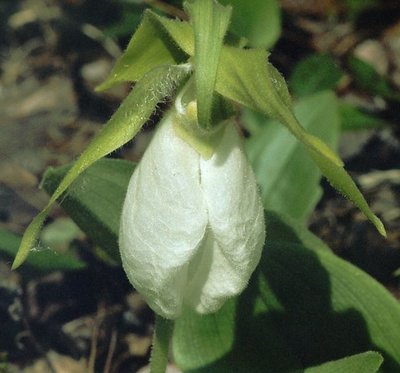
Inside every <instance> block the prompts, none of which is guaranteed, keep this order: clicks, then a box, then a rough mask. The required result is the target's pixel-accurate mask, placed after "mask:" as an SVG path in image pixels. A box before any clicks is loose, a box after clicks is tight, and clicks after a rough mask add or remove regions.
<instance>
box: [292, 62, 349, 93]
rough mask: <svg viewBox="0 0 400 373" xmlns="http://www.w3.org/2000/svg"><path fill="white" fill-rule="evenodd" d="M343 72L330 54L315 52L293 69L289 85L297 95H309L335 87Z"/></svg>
mask: <svg viewBox="0 0 400 373" xmlns="http://www.w3.org/2000/svg"><path fill="white" fill-rule="evenodd" d="M342 76H343V72H342V70H341V69H340V67H338V66H337V64H336V63H335V61H334V60H333V58H332V57H331V56H329V55H328V54H314V55H311V56H309V57H306V58H305V59H303V60H301V61H300V62H299V63H298V64H297V65H296V66H295V68H294V69H293V72H292V75H291V77H290V80H289V86H290V88H291V91H292V93H293V94H294V95H295V96H298V97H302V96H307V95H310V94H313V93H316V92H319V91H324V90H327V89H333V88H335V86H336V84H337V83H338V82H339V80H340V78H341V77H342Z"/></svg>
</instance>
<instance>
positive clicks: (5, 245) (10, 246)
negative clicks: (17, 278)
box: [0, 229, 86, 272]
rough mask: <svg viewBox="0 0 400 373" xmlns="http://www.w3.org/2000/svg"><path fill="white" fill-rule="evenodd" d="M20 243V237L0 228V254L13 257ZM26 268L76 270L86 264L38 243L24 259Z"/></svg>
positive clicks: (48, 270)
mask: <svg viewBox="0 0 400 373" xmlns="http://www.w3.org/2000/svg"><path fill="white" fill-rule="evenodd" d="M20 243H21V238H20V237H18V236H17V235H15V234H14V233H11V232H9V231H7V230H5V229H0V256H2V257H5V258H7V259H10V258H14V256H15V255H16V253H17V251H18V247H19V245H20ZM26 266H27V267H28V268H27V269H30V270H35V271H40V272H51V271H76V270H79V269H82V268H85V266H86V264H85V263H84V262H82V261H80V260H78V259H75V258H73V257H72V256H70V255H66V254H61V253H57V252H56V251H54V250H52V249H50V248H48V247H43V245H41V244H39V245H38V247H37V248H36V249H35V250H34V251H33V253H32V255H31V256H30V257H29V258H28V259H27V260H26Z"/></svg>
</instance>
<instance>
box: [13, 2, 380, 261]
mask: <svg viewBox="0 0 400 373" xmlns="http://www.w3.org/2000/svg"><path fill="white" fill-rule="evenodd" d="M185 8H186V10H187V11H188V13H189V17H190V22H185V21H179V20H171V19H167V18H165V17H161V16H159V15H157V14H155V13H153V12H151V11H147V12H146V13H145V15H144V18H143V21H142V23H141V24H140V26H139V28H138V30H137V32H136V33H135V35H134V36H133V38H132V40H131V42H130V43H129V45H128V47H127V49H126V51H125V53H124V54H123V55H122V56H121V58H120V59H119V60H118V61H117V63H116V66H115V68H114V69H113V71H112V73H111V75H110V77H109V78H108V79H107V80H106V82H104V83H103V84H102V85H101V86H100V87H99V89H106V88H108V87H110V86H112V85H114V84H117V83H120V82H125V81H127V82H136V85H135V87H134V88H133V90H132V92H131V93H130V94H129V95H128V97H127V98H126V99H125V101H124V102H123V103H122V105H121V106H120V108H119V109H118V111H117V112H116V113H115V114H114V115H113V117H112V118H111V119H110V121H109V122H108V123H107V124H106V126H105V127H104V129H103V130H102V131H101V132H100V133H99V135H98V136H97V137H96V138H95V139H94V140H93V142H92V143H91V145H90V146H89V147H88V148H87V149H86V150H85V151H84V152H83V154H82V155H81V156H80V158H79V159H78V160H77V161H76V163H75V165H74V166H73V167H72V168H71V169H70V171H69V172H68V173H67V175H66V176H65V178H64V179H63V181H62V182H61V183H60V185H59V187H58V188H57V190H56V191H55V192H54V194H53V195H52V197H51V199H50V201H49V203H48V205H47V206H46V207H45V209H44V210H43V211H42V212H41V213H40V214H39V215H38V216H37V217H36V218H35V219H34V220H33V221H32V223H31V224H30V225H29V226H28V228H27V230H26V232H25V234H24V237H23V240H22V243H21V246H20V249H19V251H18V254H17V256H16V258H15V261H14V264H13V268H17V267H18V266H19V265H21V264H22V262H23V261H24V260H25V259H26V257H27V255H28V253H29V250H30V249H31V248H32V247H33V245H34V243H35V240H36V237H37V235H38V232H39V230H40V228H41V225H42V224H43V222H44V220H45V218H46V216H47V214H48V212H49V210H50V208H51V207H52V205H53V203H54V202H55V201H56V200H57V199H58V198H60V197H61V195H62V194H63V193H64V192H65V191H66V189H67V188H68V187H69V186H70V185H71V183H72V182H73V181H74V180H75V179H76V177H77V176H78V175H79V174H80V173H82V172H83V171H84V170H85V169H87V168H88V167H89V166H90V165H91V164H93V163H94V162H95V161H96V160H98V159H100V158H101V157H104V156H105V155H106V154H108V153H110V152H112V151H113V150H115V149H117V148H118V147H120V146H122V145H123V144H125V143H126V142H128V141H129V140H131V139H132V138H133V137H134V136H135V135H136V133H137V132H138V131H139V130H140V128H141V126H142V125H143V124H144V123H145V122H146V120H147V119H148V118H149V117H150V115H151V114H152V113H153V111H154V110H155V108H156V107H157V105H158V103H159V102H161V101H162V100H164V99H165V97H167V96H172V95H173V94H174V93H175V91H176V88H177V87H178V86H180V85H181V84H182V83H183V82H184V80H185V79H187V78H188V76H189V75H190V74H193V75H194V81H195V84H196V95H197V97H196V98H197V102H198V120H199V124H200V126H201V127H202V128H204V129H206V130H207V129H212V126H213V125H214V124H215V123H217V122H220V120H221V119H223V115H224V114H223V113H224V110H223V109H221V108H223V107H224V105H225V104H226V102H227V101H229V102H235V103H238V104H240V105H243V106H245V107H248V108H251V109H253V110H255V111H258V112H261V113H263V114H266V115H268V116H270V117H271V118H274V119H277V120H278V121H280V122H281V123H282V124H283V125H285V126H286V127H287V128H288V129H289V131H290V132H291V133H292V134H293V135H294V136H295V137H296V138H297V139H298V140H299V141H300V142H301V143H302V144H303V146H304V147H305V149H306V150H307V152H308V154H309V155H310V156H311V158H312V159H313V160H314V162H315V163H316V164H317V166H318V167H319V168H320V170H321V171H322V173H323V174H324V175H325V177H326V178H327V179H328V180H329V181H330V183H331V184H332V185H333V186H334V187H335V188H336V189H338V190H339V191H340V192H341V193H342V194H344V195H345V196H347V197H348V198H349V199H351V200H352V201H353V202H354V203H355V204H356V205H357V206H358V207H359V208H360V209H361V210H362V211H363V212H364V213H365V215H366V216H367V217H368V218H369V219H370V220H371V221H372V222H373V224H374V225H375V226H376V228H377V229H378V231H379V232H380V233H381V234H382V235H385V229H384V227H383V225H382V223H381V221H380V220H379V219H378V218H377V217H376V216H375V215H374V214H373V213H372V211H371V210H370V208H369V207H368V205H367V202H366V201H365V199H364V197H363V196H362V194H361V193H360V191H359V190H358V188H357V187H356V185H355V183H354V182H353V181H352V179H351V177H350V176H349V175H348V174H347V172H346V171H345V170H344V168H343V162H342V161H341V160H340V158H339V157H338V156H337V155H336V154H335V153H334V152H333V151H331V150H330V149H329V148H328V146H327V145H325V144H324V143H323V142H322V141H320V140H319V139H318V138H316V137H314V136H311V135H310V134H308V133H307V132H306V131H305V130H304V129H303V128H302V126H301V125H300V124H299V123H298V121H297V119H296V117H295V115H294V114H293V111H292V105H291V99H290V96H289V93H288V90H287V86H286V83H285V81H284V79H283V78H282V76H281V75H280V74H279V72H278V71H277V70H276V69H275V68H274V67H273V66H272V65H271V64H270V63H269V62H268V61H267V59H268V53H267V52H266V51H265V50H263V49H259V48H258V49H252V48H250V49H241V48H239V47H234V46H229V45H223V40H224V36H225V33H226V31H227V27H228V24H229V20H230V15H231V8H230V7H224V6H221V5H218V4H217V3H215V2H214V1H212V0H202V1H195V2H190V3H187V4H186V7H185ZM221 113H222V114H221ZM211 151H212V149H211ZM271 162H273V160H271ZM299 198H300V197H299Z"/></svg>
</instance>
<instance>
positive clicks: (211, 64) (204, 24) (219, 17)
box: [185, 0, 232, 128]
mask: <svg viewBox="0 0 400 373" xmlns="http://www.w3.org/2000/svg"><path fill="white" fill-rule="evenodd" d="M185 8H186V10H187V11H188V13H189V15H190V20H191V23H192V26H193V32H194V52H195V56H196V58H195V62H194V63H195V85H196V98H197V117H198V122H199V125H200V126H201V127H203V128H209V127H210V126H211V125H212V123H211V120H212V110H213V104H214V102H213V101H214V99H215V97H214V94H213V92H214V87H215V80H216V76H217V70H218V65H219V59H220V54H221V48H222V44H223V41H224V36H225V34H226V31H227V29H228V25H229V20H230V18H231V12H232V8H231V7H224V6H221V5H220V4H218V3H217V2H214V1H213V0H202V1H195V2H193V3H186V4H185Z"/></svg>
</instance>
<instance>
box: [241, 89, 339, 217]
mask: <svg viewBox="0 0 400 373" xmlns="http://www.w3.org/2000/svg"><path fill="white" fill-rule="evenodd" d="M294 111H295V113H296V116H297V118H298V119H299V121H300V122H301V123H302V124H303V126H304V128H305V129H306V130H307V131H309V132H310V133H312V134H313V135H316V136H318V137H320V138H321V139H322V140H324V141H325V142H326V143H327V144H329V145H330V146H331V147H332V148H336V146H337V140H338V134H339V128H340V121H339V113H338V106H337V99H336V96H335V95H334V94H333V93H332V92H321V93H317V94H315V95H313V96H309V97H307V98H305V99H303V100H301V101H299V102H298V103H297V104H296V105H295V108H294ZM243 120H244V121H245V123H247V122H249V121H252V122H256V123H257V124H253V125H252V126H253V127H258V130H255V131H253V133H252V136H251V137H250V139H249V140H248V141H247V142H246V150H247V154H248V156H249V160H250V162H251V164H252V166H253V170H254V172H255V174H256V178H257V181H258V184H259V185H260V186H261V195H262V200H263V203H264V206H265V207H266V208H268V209H269V210H274V211H277V212H280V213H282V214H284V215H287V216H291V217H292V218H294V219H296V220H298V221H300V222H303V223H304V222H305V221H306V220H307V218H308V217H309V215H310V213H311V212H312V211H313V210H314V207H315V205H316V204H317V202H318V201H319V199H320V197H321V195H322V190H321V187H320V178H321V173H320V171H319V170H318V168H317V167H316V166H315V165H314V164H313V162H312V160H311V159H310V157H309V156H308V155H307V153H306V151H305V150H304V148H303V147H302V145H301V144H300V143H299V142H298V141H296V139H295V138H293V137H289V136H288V135H287V131H286V129H285V128H283V127H282V126H280V125H279V123H277V122H276V121H272V120H267V119H266V118H265V117H263V116H261V115H260V114H257V113H254V112H249V111H247V112H245V116H244V117H243Z"/></svg>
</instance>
